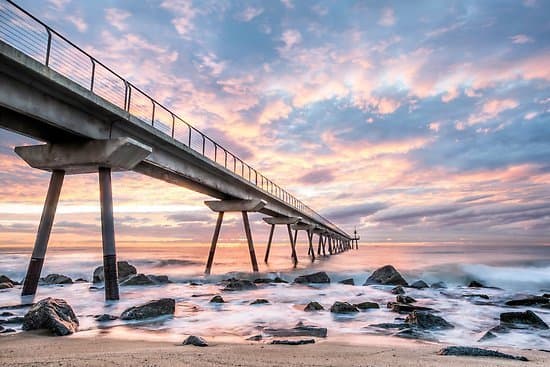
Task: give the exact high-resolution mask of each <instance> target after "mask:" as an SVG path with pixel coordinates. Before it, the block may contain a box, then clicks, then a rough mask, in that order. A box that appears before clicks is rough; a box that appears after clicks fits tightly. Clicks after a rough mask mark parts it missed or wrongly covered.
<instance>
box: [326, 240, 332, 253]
mask: <svg viewBox="0 0 550 367" xmlns="http://www.w3.org/2000/svg"><path fill="white" fill-rule="evenodd" d="M327 240H328V253H329V254H330V255H332V237H331V236H330V235H328V236H327Z"/></svg>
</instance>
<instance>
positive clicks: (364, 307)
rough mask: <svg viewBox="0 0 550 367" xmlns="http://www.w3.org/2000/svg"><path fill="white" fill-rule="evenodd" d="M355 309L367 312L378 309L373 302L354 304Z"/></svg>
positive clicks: (376, 304)
mask: <svg viewBox="0 0 550 367" xmlns="http://www.w3.org/2000/svg"><path fill="white" fill-rule="evenodd" d="M354 306H355V307H357V308H358V309H360V310H368V309H371V308H380V306H379V305H378V303H375V302H361V303H356V304H354Z"/></svg>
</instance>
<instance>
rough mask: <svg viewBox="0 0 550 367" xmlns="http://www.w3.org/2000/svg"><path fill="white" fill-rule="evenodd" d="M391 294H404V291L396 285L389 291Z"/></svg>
mask: <svg viewBox="0 0 550 367" xmlns="http://www.w3.org/2000/svg"><path fill="white" fill-rule="evenodd" d="M391 292H392V293H393V294H405V290H404V289H403V287H402V286H400V285H398V286H397V287H395V288H393V289H392V290H391Z"/></svg>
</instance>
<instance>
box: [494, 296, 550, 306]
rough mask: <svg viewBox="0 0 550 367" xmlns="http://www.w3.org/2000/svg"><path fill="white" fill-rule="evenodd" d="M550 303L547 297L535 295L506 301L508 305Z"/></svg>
mask: <svg viewBox="0 0 550 367" xmlns="http://www.w3.org/2000/svg"><path fill="white" fill-rule="evenodd" d="M548 303H550V299H548V298H546V297H539V296H533V297H528V298H521V299H513V300H510V301H507V302H505V303H504V304H505V305H506V306H538V305H545V304H548Z"/></svg>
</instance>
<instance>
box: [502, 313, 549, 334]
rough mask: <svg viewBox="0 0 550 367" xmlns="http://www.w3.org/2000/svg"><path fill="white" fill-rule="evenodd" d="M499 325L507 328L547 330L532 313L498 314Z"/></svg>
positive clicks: (544, 324) (543, 323)
mask: <svg viewBox="0 0 550 367" xmlns="http://www.w3.org/2000/svg"><path fill="white" fill-rule="evenodd" d="M500 325H501V326H505V327H507V328H511V329H513V328H524V327H533V328H536V329H543V330H547V329H548V325H547V324H546V323H545V322H544V321H542V319H541V318H540V317H539V316H538V315H537V314H536V313H534V312H533V311H530V310H527V311H525V312H504V313H501V314H500Z"/></svg>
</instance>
